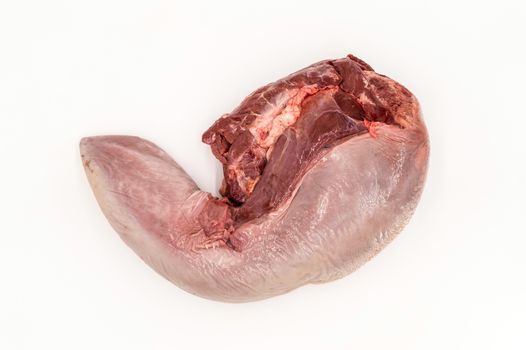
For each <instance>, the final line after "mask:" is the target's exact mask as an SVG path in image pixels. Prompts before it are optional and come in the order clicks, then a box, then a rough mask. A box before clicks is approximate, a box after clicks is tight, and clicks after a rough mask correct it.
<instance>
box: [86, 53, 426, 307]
mask: <svg viewBox="0 0 526 350" xmlns="http://www.w3.org/2000/svg"><path fill="white" fill-rule="evenodd" d="M203 141H204V142H205V143H207V144H209V145H211V148H212V152H213V153H214V155H215V156H216V157H217V159H218V160H219V161H220V162H221V163H222V164H223V169H224V181H223V185H222V186H221V190H220V193H221V195H222V196H223V197H222V198H215V197H214V196H212V195H211V194H209V193H205V192H203V191H201V190H199V188H198V187H197V186H196V185H195V183H194V182H193V181H192V179H191V178H190V177H189V176H188V175H187V174H186V173H185V172H184V171H183V170H182V169H181V168H180V167H179V166H178V165H177V163H176V162H175V161H173V160H172V159H171V158H170V157H169V156H168V155H167V154H166V153H165V152H164V151H162V150H161V149H159V148H158V147H157V146H155V145H154V144H152V143H151V142H148V141H146V140H143V139H140V138H138V137H133V136H98V137H89V138H84V139H82V141H81V145H80V148H81V155H82V159H83V163H84V167H85V170H86V174H87V176H88V179H89V181H90V184H91V186H92V188H93V191H94V193H95V195H96V198H97V200H98V202H99V204H100V206H101V208H102V210H103V212H104V214H105V215H106V217H107V218H108V220H109V221H110V223H111V224H112V226H113V227H114V229H115V230H116V231H117V232H118V233H119V234H120V235H121V237H122V238H123V240H124V241H125V242H126V243H127V244H128V245H129V246H130V247H131V248H132V249H134V250H135V251H136V252H137V254H138V255H139V256H140V257H141V258H142V259H143V260H144V261H145V262H146V263H148V264H149V265H150V266H151V267H153V268H154V269H155V270H156V271H157V272H159V273H160V274H161V275H163V276H164V277H166V278H167V279H169V280H170V281H172V282H173V283H175V284H176V285H178V286H180V287H181V288H183V289H185V290H187V291H189V292H191V293H194V294H197V295H200V296H203V297H207V298H211V299H216V300H222V301H232V302H242V301H251V300H257V299H262V298H267V297H271V296H274V295H278V294H282V293H285V292H287V291H290V290H292V289H295V288H297V287H299V286H301V285H304V284H307V283H320V282H327V281H330V280H334V279H337V278H341V277H343V276H345V275H347V274H349V273H350V272H352V271H354V270H355V269H356V268H358V267H359V266H360V265H362V264H363V263H364V262H366V261H367V260H368V259H370V258H371V257H372V256H373V255H375V254H376V253H377V252H379V251H380V250H381V249H382V248H383V247H384V246H385V245H386V244H387V243H388V242H390V241H391V240H392V239H393V238H394V236H395V235H396V234H397V233H398V232H399V231H400V230H401V229H402V228H403V227H404V225H405V224H406V223H407V221H408V220H409V218H410V216H411V215H412V213H413V211H414V209H415V207H416V204H417V202H418V199H419V197H420V194H421V191H422V188H423V184H424V180H425V175H426V169H427V160H428V153H429V143H428V137H427V131H426V128H425V125H424V123H423V121H422V119H421V117H420V108H419V105H418V102H417V100H416V98H415V97H414V96H413V95H412V94H411V93H410V92H409V91H408V90H407V89H406V88H404V87H403V86H402V85H400V84H398V83H396V82H395V81H393V80H391V79H389V78H388V77H386V76H384V75H380V74H378V73H376V72H374V70H373V69H372V68H371V67H370V66H369V65H367V64H366V63H365V62H363V61H361V60H360V59H358V58H356V57H355V56H352V55H348V56H347V57H345V58H342V59H337V60H327V61H322V62H319V63H316V64H313V65H311V66H309V67H307V68H305V69H302V70H300V71H298V72H296V73H293V74H291V75H289V76H287V77H285V78H283V79H281V80H278V81H276V82H274V83H271V84H269V85H266V86H264V87H262V88H260V89H258V90H256V91H255V92H254V93H252V94H251V95H249V96H248V97H247V98H246V99H245V100H244V101H243V102H242V103H241V104H240V105H239V106H238V107H237V108H236V109H234V111H232V112H231V113H230V114H226V115H224V116H223V117H221V118H220V119H219V120H218V121H217V122H216V123H214V125H212V127H210V129H209V130H207V131H206V132H205V133H204V135H203Z"/></svg>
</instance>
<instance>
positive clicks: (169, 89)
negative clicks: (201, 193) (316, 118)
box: [0, 0, 526, 350]
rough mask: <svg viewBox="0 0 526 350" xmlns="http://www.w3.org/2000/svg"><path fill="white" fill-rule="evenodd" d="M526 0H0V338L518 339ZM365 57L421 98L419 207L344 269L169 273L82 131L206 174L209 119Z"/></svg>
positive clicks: (117, 344) (194, 344) (363, 342)
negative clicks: (183, 283)
mask: <svg viewBox="0 0 526 350" xmlns="http://www.w3.org/2000/svg"><path fill="white" fill-rule="evenodd" d="M525 12H526V11H525V7H524V5H522V4H521V2H519V1H517V2H516V3H512V2H511V1H498V2H495V3H494V4H486V3H485V2H483V1H477V2H472V3H470V2H461V1H458V2H455V4H453V3H446V2H444V1H437V2H435V3H427V4H424V2H423V1H416V0H415V1H349V0H347V1H340V2H329V1H315V2H308V1H298V2H293V1H279V0H272V1H271V0H267V1H260V2H257V3H256V2H248V1H239V2H233V1H215V2H209V3H204V2H201V1H187V2H183V1H169V0H165V1H159V0H156V1H151V0H149V1H146V0H145V1H131V0H126V1H124V0H122V1H115V0H110V1H108V0H94V1H66V0H64V1H58V0H50V1H36V0H35V1H14V0H3V1H1V2H0V118H1V123H0V132H1V136H0V159H1V163H0V164H1V169H0V186H1V192H0V198H1V199H0V200H1V201H0V217H1V226H0V228H1V233H0V234H1V236H0V348H1V349H6V350H10V349H216V348H225V349H226V348H228V349H232V350H234V349H251V350H256V349H274V348H275V349H280V348H283V349H525V348H526V329H525V328H526V316H525V315H526V301H525V297H526V252H525V251H526V249H525V244H526V238H525V237H526V230H525V228H524V220H525V213H524V211H525V207H526V205H525V202H524V201H525V197H526V187H525V182H526V170H525V169H526V166H525V163H526V136H525V131H524V130H525V127H526V122H525V120H526V112H525V110H526V108H525V107H524V106H525V91H526V84H525V78H526V74H525V73H526V69H525V60H526V51H525V39H524V37H525V36H524V34H525V33H526V25H525V24H524V21H525V18H526V13H525ZM347 53H353V54H355V55H357V56H358V57H361V58H362V59H364V60H365V61H367V62H368V63H370V64H371V65H372V66H373V67H374V68H375V69H376V70H377V71H378V72H381V73H384V74H387V75H389V76H390V77H392V78H394V79H396V80H398V81H400V82H401V83H403V84H404V85H406V86H407V87H408V88H409V89H410V90H412V91H413V92H414V93H415V94H416V96H417V97H418V98H419V99H420V102H421V104H422V108H423V111H424V115H425V120H426V122H427V125H428V128H429V133H430V139H431V144H432V153H431V159H430V168H429V174H428V181H427V185H426V188H425V192H424V194H423V197H422V200H421V203H420V205H419V207H418V210H417V212H416V214H415V216H414V217H413V220H412V221H411V223H410V224H409V225H408V226H407V228H406V229H405V230H404V231H403V233H402V234H401V235H400V237H398V238H397V239H396V240H395V241H394V242H393V243H392V244H391V245H390V246H389V247H387V248H386V249H385V250H384V251H383V252H382V253H381V254H380V255H379V256H377V257H376V258H375V259H373V260H372V261H371V262H370V263H368V264H366V265H365V266H364V267H363V268H361V269H360V270H359V271H357V272H356V273H354V274H352V275H350V276H348V277H347V278H344V279H342V280H339V281H336V282H333V283H329V284H325V285H317V286H307V287H304V288H301V289H299V290H296V291H294V292H292V293H289V294H287V295H284V296H280V297H275V298H272V299H269V300H265V301H261V302H256V303H249V304H224V303H218V302H212V301H208V300H205V299H201V298H198V297H195V296H192V295H190V294H187V293H186V292H183V291H182V290H180V289H178V288H177V287H175V286H173V285H171V284H170V283H169V282H167V281H165V280H164V279H162V278H161V277H159V276H158V275H157V274H155V273H154V272H153V271H152V270H151V269H150V268H149V267H147V266H146V265H145V264H144V263H143V262H142V261H141V260H140V259H139V258H137V257H136V256H135V254H134V253H133V252H132V251H131V250H130V249H129V248H128V247H126V246H125V245H124V244H123V243H122V242H121V241H120V239H119V238H118V236H117V234H116V233H114V232H113V230H112V229H111V228H110V226H109V224H108V223H107V222H106V220H105V218H104V216H103V215H102V213H101V212H100V210H99V208H98V206H97V203H96V201H95V199H94V197H93V195H92V193H91V190H90V189H89V186H88V183H87V181H86V179H85V176H84V173H83V169H82V166H81V162H80V158H79V154H78V141H79V139H80V138H81V137H82V136H89V135H97V134H134V135H140V136H142V137H145V138H148V139H150V140H152V141H154V142H155V143H157V144H158V145H160V146H161V147H163V148H164V149H166V150H167V151H168V152H169V153H171V154H172V155H173V156H174V158H175V159H176V160H177V161H178V162H179V163H180V164H181V165H182V166H183V167H184V168H185V169H186V170H187V171H188V172H189V173H190V174H191V175H192V176H193V177H194V178H195V179H196V181H197V182H198V184H199V185H200V186H202V188H204V189H205V190H208V191H215V190H217V184H216V177H217V165H216V164H217V162H216V160H215V159H214V158H213V157H212V155H211V152H210V150H209V148H208V147H207V146H206V145H204V144H202V143H201V142H200V137H201V133H202V132H203V131H204V130H205V129H206V128H207V127H208V126H209V125H211V123H212V122H213V121H214V120H215V119H216V118H217V117H219V116H220V115H221V114H222V113H225V112H228V111H230V110H231V109H232V108H233V107H235V106H236V104H237V103H239V102H240V101H241V99H242V98H243V97H244V96H245V95H247V94H248V93H250V92H251V91H252V90H254V89H255V88H257V87H259V86H261V85H263V84H265V83H267V82H270V81H272V80H275V79H277V78H280V77H282V76H284V75H286V74H288V73H291V72H292V71H294V70H297V69H299V68H302V67H304V66H306V65H308V64H311V63H313V62H316V61H319V60H322V59H325V58H336V57H342V56H344V55H345V54H347Z"/></svg>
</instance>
